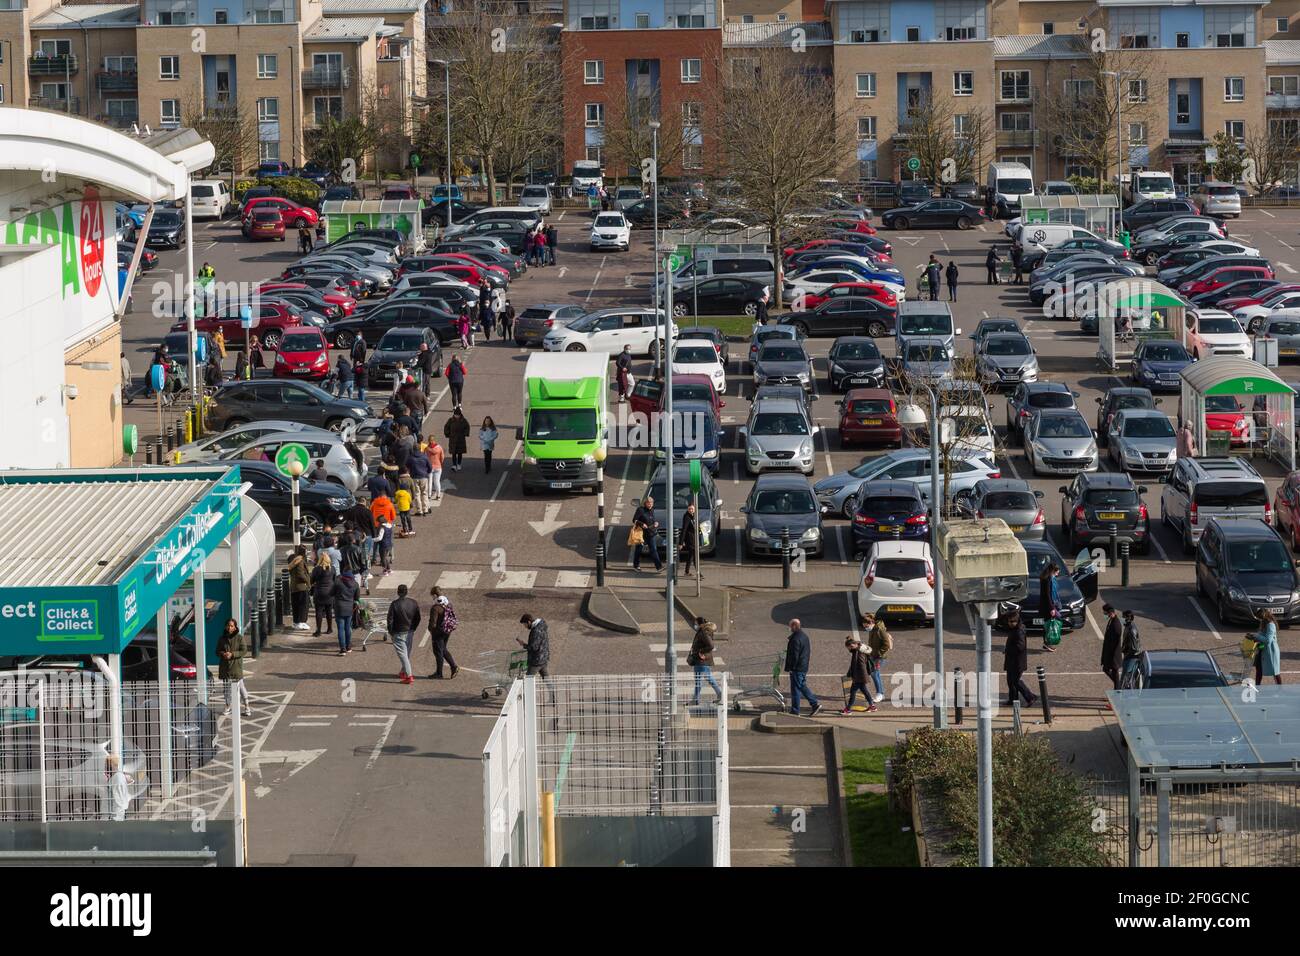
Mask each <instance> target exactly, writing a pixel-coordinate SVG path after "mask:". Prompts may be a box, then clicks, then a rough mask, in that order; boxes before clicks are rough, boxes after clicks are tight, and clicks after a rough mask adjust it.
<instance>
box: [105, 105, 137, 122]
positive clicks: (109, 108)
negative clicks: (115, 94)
mask: <svg viewBox="0 0 1300 956" xmlns="http://www.w3.org/2000/svg"><path fill="white" fill-rule="evenodd" d="M104 112H105V113H107V114H108V118H109V119H110V120H112V121H114V122H117V123H126V122H132V123H134V122H135V121H136V120H137V119H139V117H140V103H139V101H138V100H104Z"/></svg>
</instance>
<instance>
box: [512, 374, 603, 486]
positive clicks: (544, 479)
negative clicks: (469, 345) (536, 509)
mask: <svg viewBox="0 0 1300 956" xmlns="http://www.w3.org/2000/svg"><path fill="white" fill-rule="evenodd" d="M608 372H609V356H608V355H605V354H603V353H596V352H537V353H534V354H533V355H531V356H529V358H528V366H527V368H526V369H525V370H524V427H523V441H524V463H523V473H522V474H523V489H524V494H526V495H530V494H532V493H533V491H534V490H535V489H537V488H546V489H550V490H570V489H577V488H590V489H592V491H593V492H594V491H595V490H596V457H597V455H598V454H599V456H600V458H601V459H602V460H603V459H604V456H605V453H606V451H607V449H608V446H607V444H606V443H607V441H608V428H607V425H606V421H607V413H608V412H609V381H608Z"/></svg>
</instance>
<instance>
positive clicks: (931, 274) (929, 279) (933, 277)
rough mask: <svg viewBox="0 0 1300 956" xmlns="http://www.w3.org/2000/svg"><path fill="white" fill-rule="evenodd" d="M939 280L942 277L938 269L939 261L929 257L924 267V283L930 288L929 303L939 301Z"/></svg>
mask: <svg viewBox="0 0 1300 956" xmlns="http://www.w3.org/2000/svg"><path fill="white" fill-rule="evenodd" d="M941 279H942V275H941V270H940V268H939V260H938V259H936V258H935V257H934V256H933V255H931V256H930V261H929V262H928V263H926V266H925V281H926V284H927V285H928V286H929V287H930V301H931V302H937V301H938V299H939V282H940V280H941Z"/></svg>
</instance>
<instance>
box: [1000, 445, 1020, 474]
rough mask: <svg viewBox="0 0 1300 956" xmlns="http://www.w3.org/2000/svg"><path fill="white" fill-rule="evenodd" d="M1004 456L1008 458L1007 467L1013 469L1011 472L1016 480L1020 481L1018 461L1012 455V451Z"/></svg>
mask: <svg viewBox="0 0 1300 956" xmlns="http://www.w3.org/2000/svg"><path fill="white" fill-rule="evenodd" d="M1003 457H1005V458H1006V461H1007V467H1008V468H1010V469H1011V474H1012V475H1014V476H1015V478H1016V481H1020V480H1021V478H1020V472H1019V471H1017V470H1016V462H1015V459H1013V458H1012V457H1011V453H1010V452H1007V453H1006V455H1004V456H1003Z"/></svg>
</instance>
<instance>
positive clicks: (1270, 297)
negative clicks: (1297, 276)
mask: <svg viewBox="0 0 1300 956" xmlns="http://www.w3.org/2000/svg"><path fill="white" fill-rule="evenodd" d="M1296 292H1300V285H1296V284H1295V283H1285V282H1284V283H1282V284H1281V285H1271V286H1269V287H1268V288H1267V289H1261V290H1260V291H1259V292H1257V293H1256V294H1255V295H1238V296H1233V297H1232V298H1231V299H1221V300H1220V301H1219V304H1218V305H1217V306H1215V308H1218V309H1223V310H1224V311H1225V312H1231V311H1232V310H1233V309H1244V308H1245V307H1246V306H1248V305H1269V304H1271V303H1272V302H1273V301H1274V300H1276V299H1280V298H1282V297H1283V296H1285V295H1292V294H1294V293H1296Z"/></svg>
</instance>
